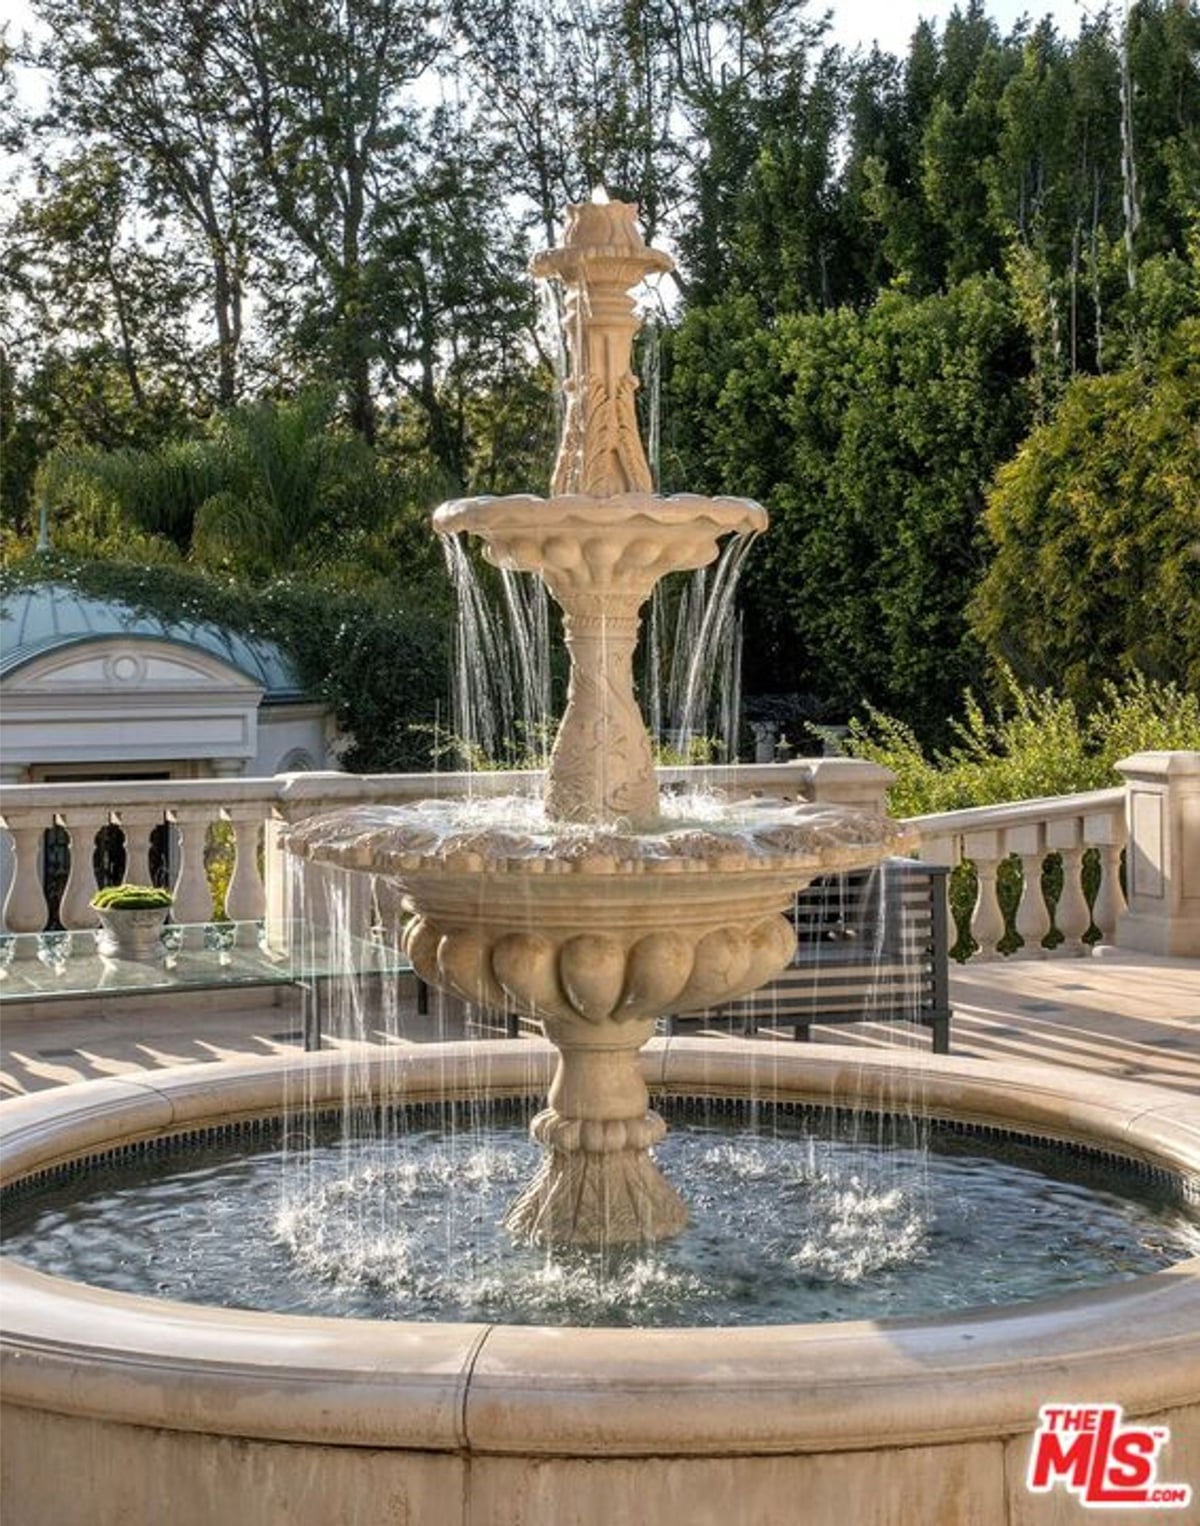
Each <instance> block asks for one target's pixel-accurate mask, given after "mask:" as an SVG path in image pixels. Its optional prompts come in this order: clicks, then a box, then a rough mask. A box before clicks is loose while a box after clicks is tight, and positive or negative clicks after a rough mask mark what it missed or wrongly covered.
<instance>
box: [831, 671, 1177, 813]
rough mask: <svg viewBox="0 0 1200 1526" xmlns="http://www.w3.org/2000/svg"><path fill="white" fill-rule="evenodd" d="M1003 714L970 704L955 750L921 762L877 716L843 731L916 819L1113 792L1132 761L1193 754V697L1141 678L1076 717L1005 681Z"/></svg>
mask: <svg viewBox="0 0 1200 1526" xmlns="http://www.w3.org/2000/svg"><path fill="white" fill-rule="evenodd" d="M1005 680H1006V696H1005V697H1006V701H1007V707H1006V708H1005V707H1002V708H1001V709H1000V710H999V711H998V713H997V714H996V715H995V716H994V717H989V716H988V714H987V713H986V712H985V711H984V709H983V707H982V706H981V705H980V704H979V703H978V701H977V700H976V699H975V698H974V696H973V695H971V694H969V693H968V694H967V695H966V697H965V699H964V701H963V712H964V713H963V718H962V719H961V720H956V721H954V722H953V723H952V726H951V730H952V734H953V742H952V744H951V745H950V746H949V747H947V748H946V749H945V750H944V751H941V752H934V753H933V754H927V753H926V752H925V750H924V749H923V748H922V746H921V744H920V742H919V741H918V740H917V738H916V736H915V735H914V734H913V731H912V729H911V728H910V727H908V726H906V725H905V724H904V723H903V722H902V721H897V720H895V719H894V718H893V717H891V716H888V715H885V714H883V713H882V712H880V711H878V710H870V711H868V714H867V718H866V720H863V719H861V718H859V719H856V720H854V721H853V722H852V723H851V728H850V736H849V738H848V739H847V741H846V743H845V746H846V750H847V751H848V752H850V753H851V754H852V755H853V756H854V757H859V758H870V759H871V760H872V761H873V762H876V763H882V764H883V765H884V766H885V767H887V768H890V769H891V770H892V771H893V772H894V773H895V774H896V782H895V784H894V785H893V786H892V789H891V792H890V797H889V801H890V808H891V810H892V811H893V812H894V813H895V814H896V815H898V816H922V815H926V814H929V813H934V812H938V811H956V810H963V809H966V808H967V807H969V806H976V805H995V804H998V803H1000V802H1001V801H1007V800H1033V799H1039V798H1041V797H1042V796H1046V795H1069V794H1074V793H1076V792H1078V791H1080V790H1090V789H1104V788H1107V787H1108V786H1110V785H1114V784H1119V783H1120V776H1119V775H1118V774H1117V773H1116V772H1115V767H1114V765H1115V764H1116V763H1117V762H1118V761H1119V760H1120V759H1121V758H1123V757H1127V756H1129V755H1130V754H1131V753H1135V752H1142V751H1171V750H1176V749H1178V750H1184V751H1188V750H1193V749H1200V695H1197V694H1196V693H1194V692H1185V691H1184V690H1182V689H1180V688H1178V687H1177V686H1176V685H1174V684H1171V683H1165V684H1164V683H1156V682H1153V681H1152V680H1150V679H1147V678H1144V677H1142V676H1140V675H1139V676H1137V677H1135V678H1133V679H1131V680H1130V681H1129V682H1128V683H1126V684H1124V685H1117V684H1115V683H1112V682H1108V683H1105V684H1104V685H1103V686H1102V689H1101V695H1100V702H1099V704H1098V705H1097V707H1096V708H1095V709H1094V710H1093V711H1092V712H1091V713H1090V714H1087V715H1081V714H1080V712H1079V710H1078V709H1077V708H1076V706H1075V704H1074V702H1073V701H1072V700H1070V699H1064V698H1062V697H1060V696H1058V695H1055V694H1054V693H1053V692H1051V691H1049V690H1035V689H1029V688H1026V687H1023V686H1022V685H1021V684H1020V683H1019V681H1018V680H1017V679H1016V678H1015V677H1014V676H1013V674H1012V673H1011V672H1006V673H1005Z"/></svg>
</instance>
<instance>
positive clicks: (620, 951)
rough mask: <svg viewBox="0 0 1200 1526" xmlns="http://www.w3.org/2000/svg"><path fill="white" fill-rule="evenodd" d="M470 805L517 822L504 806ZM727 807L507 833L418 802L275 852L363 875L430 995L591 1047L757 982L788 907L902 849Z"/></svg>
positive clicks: (862, 819) (901, 837) (318, 831)
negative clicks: (710, 816)
mask: <svg viewBox="0 0 1200 1526" xmlns="http://www.w3.org/2000/svg"><path fill="white" fill-rule="evenodd" d="M524 806H525V810H526V813H527V814H528V812H529V809H530V808H529V805H528V803H527V802H526V803H524ZM475 809H476V810H477V811H482V812H484V813H486V814H491V813H493V812H494V813H495V816H496V819H497V820H501V821H502V820H504V818H505V815H506V814H507V815H508V816H509V817H510V818H511V817H512V816H513V814H514V809H513V802H511V801H488V802H478V803H477V804H476V806H475ZM730 811H731V814H732V817H733V820H732V821H731V824H730V825H729V826H727V827H726V828H724V829H723V830H720V829H717V828H716V827H715V826H714V825H713V824H712V823H711V822H701V823H698V824H692V825H678V826H675V825H673V824H672V823H670V822H664V823H662V824H661V829H660V830H656V831H650V832H639V833H633V832H626V831H622V830H620V829H619V828H590V829H583V830H561V829H560V830H558V831H552V830H550V829H545V830H541V831H536V830H535V831H520V830H516V829H514V828H513V827H512V826H496V827H489V826H487V825H482V824H480V825H463V824H461V812H462V805H461V802H460V803H457V804H456V803H452V802H426V803H425V804H423V805H420V806H413V807H396V808H386V807H380V808H369V807H367V808H358V809H355V810H349V811H339V812H336V813H333V814H331V815H328V816H321V817H315V818H313V819H311V820H309V821H307V822H303V823H300V824H298V825H297V826H295V827H293V828H292V829H291V831H290V833H289V835H288V839H287V845H288V847H289V849H290V851H291V852H292V853H294V854H298V855H300V856H302V857H305V858H308V859H311V860H313V861H316V862H326V863H331V864H336V865H339V866H341V867H343V868H347V869H355V870H358V871H367V872H369V873H373V874H374V875H375V876H376V878H377V885H378V886H379V890H380V893H381V898H382V899H383V900H390V901H391V903H392V904H393V905H395V903H396V902H397V901H398V902H399V904H400V906H401V907H402V909H403V911H404V912H405V913H407V914H408V915H409V918H410V920H409V922H408V924H407V927H406V930H405V951H406V953H407V955H408V957H409V959H410V960H411V962H412V965H413V967H414V969H415V970H416V972H417V974H418V975H420V976H421V977H422V979H424V980H426V981H428V982H429V983H430V984H431V985H435V986H438V987H441V988H443V989H448V990H450V991H452V992H454V993H455V994H456V995H457V996H460V997H461V998H462V999H463V1000H465V1001H467V1002H470V1003H472V1004H477V1005H481V1006H484V1007H491V1008H500V1009H506V1008H507V1009H516V1010H518V1011H522V1012H525V1013H528V1014H529V1015H530V1016H537V1017H539V1018H541V1019H542V1020H543V1021H544V1022H545V1023H546V1026H547V1031H548V1032H550V1034H551V1036H552V1037H555V1036H556V1034H558V1033H561V1032H563V1031H564V1030H570V1031H571V1032H572V1033H573V1035H574V1036H575V1037H577V1038H580V1039H585V1041H587V1042H589V1043H591V1044H596V1043H598V1042H599V1043H602V1042H603V1030H605V1029H610V1030H614V1031H612V1038H613V1041H614V1042H616V1043H619V1044H621V1045H622V1046H624V1045H627V1044H628V1043H629V1041H630V1038H631V1037H632V1036H633V1035H632V1033H631V1032H630V1028H631V1027H636V1026H646V1027H647V1028H648V1027H649V1026H652V1025H653V1022H654V1020H655V1019H656V1018H657V1017H659V1016H660V1015H661V1014H663V1013H665V1012H688V1011H698V1010H702V1009H704V1008H708V1007H714V1006H718V1005H720V1004H722V1003H724V1002H727V1001H730V1000H732V999H734V998H735V997H738V996H742V995H744V994H746V993H747V992H749V991H753V990H755V989H757V988H758V987H759V986H761V985H762V984H764V983H765V982H766V981H768V980H770V979H771V978H772V976H774V975H775V974H777V973H778V972H779V970H781V969H782V968H783V967H784V966H785V965H786V964H787V963H788V961H789V960H790V958H791V957H792V953H793V950H794V948H795V934H794V931H793V928H792V925H791V922H790V920H789V919H788V917H787V916H786V915H784V913H786V912H787V911H788V910H789V908H790V906H791V904H792V900H793V897H794V895H795V893H796V892H797V890H799V889H802V888H803V887H804V886H806V885H808V884H810V883H811V882H812V880H813V879H815V878H816V877H817V876H819V875H821V874H828V873H838V872H844V871H846V870H850V869H856V868H863V867H866V866H869V865H871V864H874V863H876V862H878V860H879V859H880V858H881V857H883V856H885V855H886V854H887V853H889V852H896V851H902V850H903V849H904V848H905V847H906V846H908V845H909V839H908V838H906V836H905V834H904V832H903V830H902V829H901V828H900V827H899V826H898V825H897V824H896V823H895V822H892V821H889V820H887V819H886V818H883V817H879V816H875V815H872V814H869V813H866V812H860V811H849V810H844V809H833V808H830V807H818V806H796V807H779V806H778V805H774V807H773V808H772V809H769V810H766V809H756V808H753V807H750V808H745V807H742V808H736V807H731V808H730ZM456 816H457V817H458V818H459V824H456ZM615 1030H621V1031H620V1032H618V1031H615ZM644 1036H648V1034H647V1035H644Z"/></svg>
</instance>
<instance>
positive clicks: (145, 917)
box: [91, 885, 175, 961]
mask: <svg viewBox="0 0 1200 1526" xmlns="http://www.w3.org/2000/svg"><path fill="white" fill-rule="evenodd" d="M174 900H175V897H174V896H173V895H172V894H171V892H170V891H169V890H160V889H159V888H158V887H157V886H155V885H109V886H107V887H106V888H105V889H103V890H97V892H96V894H95V895H94V896H93V897H92V901H91V904H92V907H93V909H94V910H95V913H96V915H97V916H98V917H99V918H100V926H101V929H102V931H101V933H100V952H101V953H102V954H106V955H108V956H109V957H110V958H116V959H137V960H141V961H147V960H154V959H157V958H158V956H159V954H160V953H161V952H162V945H161V942H160V938H161V936H162V929H163V923H164V922H165V921H166V920H167V913H168V912H169V911H170V909H171V906H172V905H173V904H174Z"/></svg>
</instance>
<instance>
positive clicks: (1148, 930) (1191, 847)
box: [1115, 752, 1200, 958]
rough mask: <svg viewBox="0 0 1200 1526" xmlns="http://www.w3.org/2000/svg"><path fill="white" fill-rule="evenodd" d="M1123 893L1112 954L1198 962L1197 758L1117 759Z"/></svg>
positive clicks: (1199, 766)
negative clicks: (1121, 785) (1136, 952)
mask: <svg viewBox="0 0 1200 1526" xmlns="http://www.w3.org/2000/svg"><path fill="white" fill-rule="evenodd" d="M1117 770H1118V772H1119V773H1121V774H1123V775H1124V777H1125V822H1126V828H1127V831H1128V834H1129V835H1128V846H1127V850H1126V888H1127V890H1128V895H1129V904H1128V905H1127V907H1126V909H1125V910H1124V911H1123V912H1122V913H1121V914H1120V916H1118V918H1117V934H1116V940H1115V941H1116V943H1117V945H1118V947H1120V948H1129V949H1140V950H1141V951H1143V952H1145V953H1148V954H1175V955H1183V956H1184V957H1190V958H1200V752H1139V753H1135V754H1134V755H1133V757H1131V758H1123V759H1122V760H1121V762H1120V763H1118V764H1117Z"/></svg>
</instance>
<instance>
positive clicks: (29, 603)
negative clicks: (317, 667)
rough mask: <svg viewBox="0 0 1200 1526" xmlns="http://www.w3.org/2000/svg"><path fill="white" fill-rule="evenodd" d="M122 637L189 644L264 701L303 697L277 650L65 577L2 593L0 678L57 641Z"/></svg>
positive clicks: (74, 642) (49, 649) (70, 642)
mask: <svg viewBox="0 0 1200 1526" xmlns="http://www.w3.org/2000/svg"><path fill="white" fill-rule="evenodd" d="M113 636H121V637H124V638H125V639H127V640H133V641H166V642H169V643H171V644H172V645H174V646H190V647H195V648H197V649H198V650H200V651H202V652H206V653H208V655H209V656H210V657H215V658H217V659H218V661H220V662H224V663H228V665H229V666H230V667H231V668H236V669H237V671H238V672H239V673H241V674H243V675H244V676H245V677H246V678H248V679H249V680H250V681H251V682H252V683H256V684H259V685H261V687H262V689H263V691H264V693H263V703H264V704H267V703H276V704H278V703H281V702H282V701H285V700H298V699H303V698H304V690H303V689H302V687H301V685H300V680H299V679H298V678H297V676H296V673H295V670H294V669H293V668H292V666H291V664H290V663H289V662H288V660H287V658H286V657H284V655H283V653H282V652H281V651H280V650H279V648H278V647H277V646H276V645H275V644H274V642H271V641H262V640H258V639H253V638H250V637H247V636H239V635H236V634H235V633H234V632H232V631H226V630H222V629H221V627H220V626H218V625H209V624H207V623H204V622H201V621H192V620H165V619H163V618H161V617H160V616H157V615H151V614H146V613H144V612H143V611H140V610H136V609H133V608H132V607H131V606H130V605H128V604H124V603H122V602H121V601H120V600H118V599H99V598H93V597H92V596H91V595H89V594H82V593H78V592H77V591H76V590H75V589H73V588H71V587H68V586H67V585H66V584H63V583H38V584H36V585H31V586H29V587H24V588H15V589H8V590H6V591H5V592H4V593H3V594H0V677H5V676H7V675H8V674H9V673H12V672H15V671H16V669H18V668H21V667H24V666H25V664H26V663H29V662H32V661H33V660H34V658H36V657H42V656H44V655H45V654H46V653H47V652H53V651H57V650H59V649H60V648H62V647H68V646H78V645H81V644H82V643H83V642H87V641H100V640H105V639H107V638H111V637H113Z"/></svg>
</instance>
